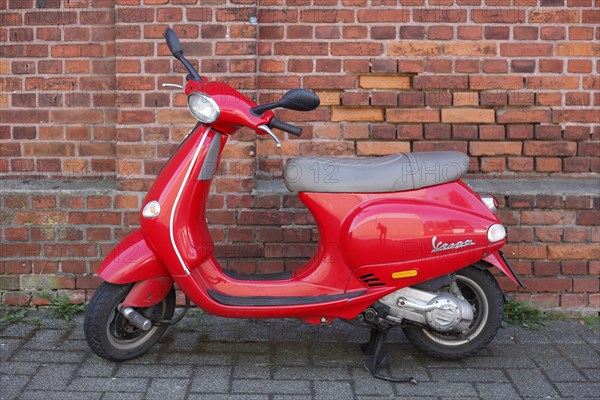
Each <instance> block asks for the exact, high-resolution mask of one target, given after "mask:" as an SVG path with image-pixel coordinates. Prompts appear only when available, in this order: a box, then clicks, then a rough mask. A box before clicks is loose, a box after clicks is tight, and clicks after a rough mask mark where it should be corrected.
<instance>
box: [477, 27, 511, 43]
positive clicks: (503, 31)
mask: <svg viewBox="0 0 600 400" xmlns="http://www.w3.org/2000/svg"><path fill="white" fill-rule="evenodd" d="M515 36H516V35H515ZM485 38H486V39H495V40H508V39H509V38H510V28H509V27H508V26H486V27H485ZM515 39H518V38H517V37H515Z"/></svg>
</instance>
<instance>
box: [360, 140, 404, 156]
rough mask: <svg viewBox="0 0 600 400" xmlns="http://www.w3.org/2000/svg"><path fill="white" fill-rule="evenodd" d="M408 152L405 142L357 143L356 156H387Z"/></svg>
mask: <svg viewBox="0 0 600 400" xmlns="http://www.w3.org/2000/svg"><path fill="white" fill-rule="evenodd" d="M409 151H410V143H406V142H379V141H378V142H357V143H356V154H357V155H359V156H373V155H387V154H396V153H402V152H409Z"/></svg>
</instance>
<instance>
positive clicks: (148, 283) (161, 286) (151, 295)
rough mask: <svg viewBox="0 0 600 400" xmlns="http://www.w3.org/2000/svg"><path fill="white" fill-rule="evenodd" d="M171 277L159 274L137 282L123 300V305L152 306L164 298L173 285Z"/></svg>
mask: <svg viewBox="0 0 600 400" xmlns="http://www.w3.org/2000/svg"><path fill="white" fill-rule="evenodd" d="M173 282H175V281H174V280H173V278H171V277H166V276H161V277H158V278H152V279H146V280H145V281H140V282H137V283H136V284H135V285H134V286H133V288H131V291H130V292H129V294H128V295H127V297H125V300H123V303H122V305H123V307H152V306H154V305H156V304H158V303H160V302H161V301H162V299H164V298H165V296H166V295H167V293H169V290H171V288H172V287H173Z"/></svg>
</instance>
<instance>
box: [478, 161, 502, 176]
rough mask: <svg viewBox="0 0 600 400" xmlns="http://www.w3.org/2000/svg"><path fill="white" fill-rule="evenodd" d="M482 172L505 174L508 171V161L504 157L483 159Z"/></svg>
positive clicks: (481, 162)
mask: <svg viewBox="0 0 600 400" xmlns="http://www.w3.org/2000/svg"><path fill="white" fill-rule="evenodd" d="M480 164H481V168H480V170H481V172H483V173H490V172H503V171H504V170H506V159H505V158H504V157H481V158H480Z"/></svg>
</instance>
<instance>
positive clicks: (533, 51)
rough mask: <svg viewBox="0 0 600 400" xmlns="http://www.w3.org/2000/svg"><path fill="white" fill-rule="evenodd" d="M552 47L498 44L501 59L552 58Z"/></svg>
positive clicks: (531, 44) (530, 44) (544, 44)
mask: <svg viewBox="0 0 600 400" xmlns="http://www.w3.org/2000/svg"><path fill="white" fill-rule="evenodd" d="M552 46H553V45H552V44H546V43H540V44H535V43H527V44H525V43H523V44H521V43H502V44H500V55H501V56H503V57H534V56H552V55H553V49H552Z"/></svg>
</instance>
